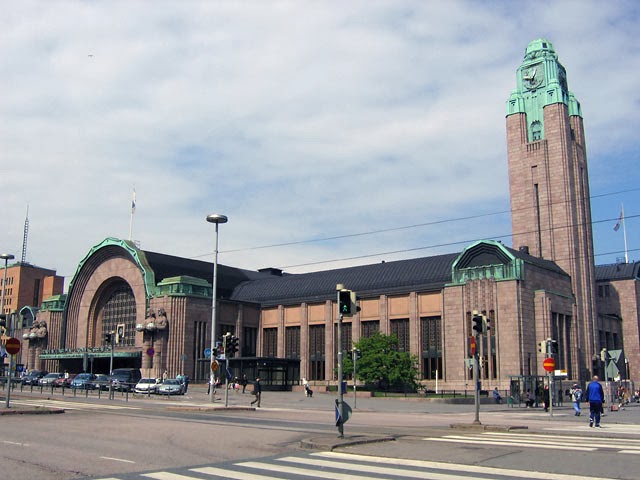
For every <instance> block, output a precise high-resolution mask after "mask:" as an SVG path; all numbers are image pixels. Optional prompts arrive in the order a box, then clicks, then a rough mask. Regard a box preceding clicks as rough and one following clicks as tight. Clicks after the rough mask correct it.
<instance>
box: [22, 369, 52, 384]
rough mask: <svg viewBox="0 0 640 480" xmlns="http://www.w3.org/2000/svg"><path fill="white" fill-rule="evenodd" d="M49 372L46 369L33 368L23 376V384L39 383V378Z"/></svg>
mask: <svg viewBox="0 0 640 480" xmlns="http://www.w3.org/2000/svg"><path fill="white" fill-rule="evenodd" d="M47 373H49V372H47V371H46V370H31V371H30V372H28V373H27V374H26V375H25V376H24V377H22V384H23V385H38V380H40V379H41V378H42V377H44V376H45V375H46V374H47Z"/></svg>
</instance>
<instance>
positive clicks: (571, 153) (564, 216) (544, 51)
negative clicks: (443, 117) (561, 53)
mask: <svg viewBox="0 0 640 480" xmlns="http://www.w3.org/2000/svg"><path fill="white" fill-rule="evenodd" d="M516 84H517V87H516V89H515V90H514V91H513V93H512V94H511V96H510V97H509V100H508V101H507V155H508V162H509V188H510V194H511V224H512V236H513V246H514V248H517V249H521V250H525V251H526V250H528V252H529V253H530V254H531V255H534V256H536V257H541V258H545V259H547V260H552V261H554V262H555V263H556V264H557V265H559V266H560V267H561V268H562V269H564V270H565V271H566V272H567V273H568V274H569V275H571V279H572V286H573V293H574V297H575V307H574V311H573V312H562V313H560V312H554V311H553V308H554V306H553V305H552V304H550V306H549V309H550V315H549V318H550V320H549V321H548V322H546V323H537V322H540V319H535V322H536V333H535V334H536V339H535V341H536V342H537V341H541V340H544V339H546V338H553V339H555V340H558V341H559V347H560V348H559V352H558V357H560V360H561V361H560V362H559V363H560V365H564V368H566V369H567V370H568V374H569V376H570V378H574V379H582V380H586V379H588V378H590V375H591V370H592V369H593V361H594V360H593V359H594V353H595V352H596V345H595V340H596V339H595V328H596V327H595V326H596V325H597V320H596V315H597V313H596V306H595V274H594V270H595V267H594V257H593V235H592V230H591V204H590V201H589V179H588V172H587V153H586V147H585V140H584V128H583V123H582V111H581V108H580V103H579V102H578V101H577V100H576V98H575V97H574V95H573V94H572V93H571V92H570V91H569V90H568V87H567V75H566V71H565V68H564V67H563V66H562V64H561V63H560V62H559V61H558V55H557V54H556V52H555V50H554V48H553V45H552V44H551V43H550V42H549V41H548V40H545V39H538V40H534V41H532V42H531V43H529V45H528V46H527V49H526V50H525V54H524V59H523V61H522V64H521V65H520V67H518V70H517V73H516ZM549 288H550V289H551V288H552V287H551V286H550V287H549ZM541 295H542V294H541ZM541 301H543V300H542V299H541ZM550 303H551V302H550ZM530 321H532V322H533V321H534V319H530ZM556 363H558V359H556Z"/></svg>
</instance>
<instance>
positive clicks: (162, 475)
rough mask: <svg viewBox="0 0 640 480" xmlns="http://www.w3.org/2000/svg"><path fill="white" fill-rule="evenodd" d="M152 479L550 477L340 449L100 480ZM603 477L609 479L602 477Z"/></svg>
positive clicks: (559, 479) (567, 479) (561, 479)
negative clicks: (354, 452) (345, 451)
mask: <svg viewBox="0 0 640 480" xmlns="http://www.w3.org/2000/svg"><path fill="white" fill-rule="evenodd" d="M552 476H553V478H554V479H555V480H588V479H589V478H595V477H585V476H584V475H564V474H556V473H554V474H553V475H552ZM124 478H126V479H138V480H145V479H153V480H220V479H231V480H281V479H296V480H302V479H334V480H369V479H371V478H376V479H389V480H400V479H403V480H406V479H408V478H411V479H429V480H459V479H460V478H464V479H465V480H479V479H483V480H486V479H487V478H491V479H495V480H507V479H520V478H527V479H539V480H547V479H548V478H549V473H545V472H531V471H524V470H514V469H503V468H495V467H482V466H477V465H462V464H454V463H443V462H431V461H425V460H410V459H402V458H387V457H374V456H368V455H358V454H351V453H340V452H313V453H299V454H291V455H283V456H279V457H272V458H267V459H258V460H248V461H245V460H243V461H238V462H231V463H226V464H217V465H212V466H204V467H196V468H188V467H187V468H182V469H169V470H162V471H156V472H149V473H139V474H134V475H127V476H126V477H121V476H117V477H108V478H106V477H105V478H102V479H99V480H121V479H124ZM598 478H599V479H601V480H610V479H606V478H603V477H598Z"/></svg>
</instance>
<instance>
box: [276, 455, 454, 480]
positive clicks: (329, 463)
mask: <svg viewBox="0 0 640 480" xmlns="http://www.w3.org/2000/svg"><path fill="white" fill-rule="evenodd" d="M277 460H278V461H279V462H292V463H302V464H305V465H310V466H316V467H324V468H327V467H328V468H340V469H344V470H353V471H357V472H361V473H378V474H381V475H390V476H400V477H409V478H423V479H428V480H459V479H460V475H459V474H457V473H438V472H434V471H433V470H431V471H428V472H423V471H420V470H405V469H400V468H387V467H381V466H380V465H363V464H356V463H337V462H336V461H335V460H315V459H310V458H299V457H284V458H278V459H277ZM292 473H296V472H292ZM328 475H329V476H328V477H325V478H337V477H333V476H332V474H331V473H328ZM356 478H361V477H356ZM364 478H371V477H369V476H367V477H364Z"/></svg>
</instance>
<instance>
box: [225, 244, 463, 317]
mask: <svg viewBox="0 0 640 480" xmlns="http://www.w3.org/2000/svg"><path fill="white" fill-rule="evenodd" d="M458 255H459V253H451V254H446V255H437V256H434V257H426V258H416V259H411V260H398V261H393V262H382V263H376V264H373V265H363V266H359V267H349V268H341V269H336V270H326V271H321V272H313V273H304V274H296V275H286V276H283V277H275V276H272V277H270V278H266V279H265V278H263V279H260V280H255V281H251V282H245V283H243V284H241V285H239V286H238V287H237V288H236V289H235V290H234V292H233V295H232V296H231V299H232V300H236V301H241V302H252V303H260V304H262V305H265V306H269V305H281V304H282V305H286V304H295V303H300V302H322V301H326V300H329V299H335V298H336V285H337V284H338V283H342V284H343V285H344V286H345V288H348V289H349V290H353V291H355V292H357V294H358V296H359V297H368V296H377V295H380V294H382V293H386V294H393V293H395V292H397V293H401V292H406V291H408V290H413V291H427V290H438V289H440V288H442V287H443V286H444V284H445V283H447V282H450V281H451V265H452V264H453V262H454V260H455V259H456V258H457V257H458Z"/></svg>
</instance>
